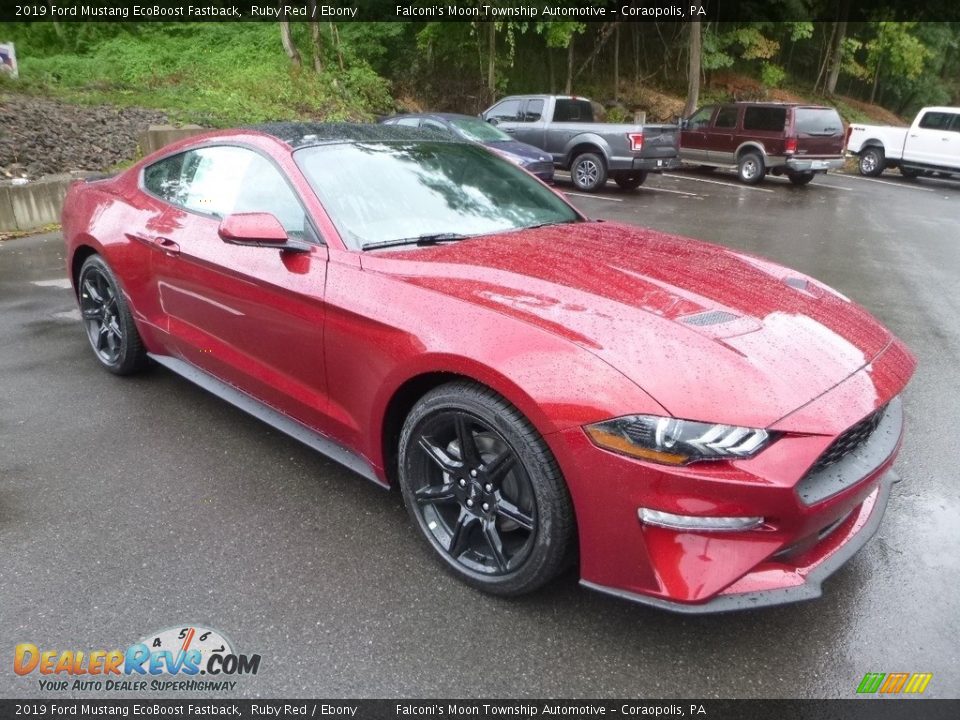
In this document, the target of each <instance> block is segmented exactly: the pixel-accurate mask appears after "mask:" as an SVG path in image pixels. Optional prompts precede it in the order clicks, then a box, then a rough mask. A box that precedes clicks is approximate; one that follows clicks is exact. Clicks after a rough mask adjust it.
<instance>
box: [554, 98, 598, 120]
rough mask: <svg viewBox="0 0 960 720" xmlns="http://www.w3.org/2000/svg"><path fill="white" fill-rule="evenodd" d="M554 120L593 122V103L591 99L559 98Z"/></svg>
mask: <svg viewBox="0 0 960 720" xmlns="http://www.w3.org/2000/svg"><path fill="white" fill-rule="evenodd" d="M553 121H554V122H593V105H591V104H590V101H589V100H557V104H556V106H555V107H554V109H553Z"/></svg>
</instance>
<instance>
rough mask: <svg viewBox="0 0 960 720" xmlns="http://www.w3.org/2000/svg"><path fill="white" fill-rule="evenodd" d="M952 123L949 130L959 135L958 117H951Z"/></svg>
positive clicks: (959, 121) (959, 116)
mask: <svg viewBox="0 0 960 720" xmlns="http://www.w3.org/2000/svg"><path fill="white" fill-rule="evenodd" d="M951 117H952V118H953V122H951V123H950V129H951V130H953V131H954V132H958V133H960V115H951Z"/></svg>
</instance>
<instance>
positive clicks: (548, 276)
mask: <svg viewBox="0 0 960 720" xmlns="http://www.w3.org/2000/svg"><path fill="white" fill-rule="evenodd" d="M363 264H364V267H365V268H366V269H369V270H373V271H376V272H382V273H388V274H390V275H393V276H396V277H397V278H399V279H402V280H403V281H405V282H409V283H413V284H416V285H419V286H422V287H425V288H430V289H432V290H435V291H437V292H440V293H443V294H445V295H448V296H453V297H457V298H459V299H461V300H463V301H466V302H470V303H473V304H475V305H477V306H481V307H484V308H487V309H489V310H491V311H495V312H499V313H502V314H504V315H509V316H511V317H515V318H518V319H521V320H523V321H525V322H528V323H530V324H532V325H536V326H538V327H541V328H544V329H546V330H548V331H550V332H553V333H556V334H558V335H561V336H563V337H566V338H567V339H569V340H570V341H571V342H574V343H576V344H578V345H580V346H581V347H583V348H584V349H585V350H587V351H589V352H591V353H594V354H595V355H597V356H599V357H600V358H602V359H603V360H604V361H606V362H607V363H609V364H610V365H612V366H613V367H615V368H616V369H617V370H619V371H620V372H621V373H623V374H624V375H625V376H626V377H628V378H629V379H631V380H633V381H634V382H635V383H636V384H637V385H639V386H640V387H642V388H643V389H644V390H645V391H646V392H647V393H648V394H649V395H651V396H652V397H653V398H654V399H655V400H656V401H657V402H659V403H660V404H661V405H662V406H663V407H664V408H665V409H666V410H667V411H668V412H670V413H671V414H673V415H675V416H677V417H684V418H688V419H695V420H703V421H707V422H718V423H729V424H737V425H747V426H753V427H766V426H769V425H771V424H773V423H775V422H776V421H777V420H779V419H781V418H783V417H784V416H786V415H788V414H789V413H790V412H792V411H793V410H795V409H797V408H799V407H801V406H802V405H805V404H806V403H808V402H810V401H811V400H813V399H814V398H816V397H818V396H819V395H821V394H823V393H824V392H826V391H827V390H829V389H831V388H832V387H834V386H836V385H837V384H838V383H840V382H842V381H843V380H844V379H845V378H847V377H849V376H850V375H851V374H853V373H855V372H856V371H857V370H859V369H861V368H863V367H864V366H865V365H867V364H869V363H870V361H871V360H872V359H873V358H875V357H876V356H877V355H878V354H879V353H880V352H881V351H882V350H883V349H884V348H885V347H886V346H887V345H888V344H889V343H890V341H891V335H890V333H889V332H888V331H887V330H886V329H885V328H884V327H883V326H881V325H880V324H879V323H878V322H877V321H876V320H874V319H873V317H871V316H870V315H869V313H867V312H866V311H865V310H863V309H862V308H860V307H859V306H857V305H856V304H854V303H853V302H851V301H850V300H848V299H847V298H845V297H843V296H842V295H840V294H839V293H837V292H835V291H833V290H831V289H829V288H827V287H826V286H825V285H822V284H820V283H818V282H817V281H815V280H813V279H812V278H809V277H807V276H805V275H803V274H801V273H798V272H795V271H793V270H789V269H787V268H784V267H782V266H779V265H776V264H775V263H771V262H769V261H766V260H762V259H760V258H756V257H752V256H749V255H745V254H742V253H738V252H734V251H732V250H729V249H727V248H724V247H720V246H716V245H711V244H708V243H703V242H699V241H695V240H690V239H687V238H681V237H676V236H671V235H666V234H663V233H659V232H655V231H652V230H645V229H640V228H636V227H631V226H626V225H619V224H614V223H601V222H587V223H578V224H570V225H561V226H552V227H544V228H538V229H533V230H525V231H520V232H513V233H506V234H501V235H493V236H486V237H481V238H475V239H471V240H465V241H461V242H458V243H453V244H448V245H440V246H433V247H422V248H416V249H407V248H405V249H403V250H401V251H399V252H380V253H367V254H365V255H364V256H363ZM558 371H559V372H562V369H556V368H545V369H544V372H558Z"/></svg>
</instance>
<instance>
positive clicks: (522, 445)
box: [399, 381, 574, 596]
mask: <svg viewBox="0 0 960 720" xmlns="http://www.w3.org/2000/svg"><path fill="white" fill-rule="evenodd" d="M466 437H469V438H471V440H470V441H467V442H466V443H464V442H462V441H461V438H466ZM471 442H472V450H468V451H467V452H466V453H463V452H461V450H460V448H462V447H467V448H470V447H471V444H470V443H471ZM399 471H400V472H399V476H400V489H401V491H402V492H403V500H404V503H405V504H406V506H407V510H408V512H409V513H410V516H411V517H412V518H413V521H414V524H415V525H416V526H417V527H418V528H419V530H420V534H421V535H422V536H423V537H424V539H425V540H426V541H427V543H428V544H429V545H430V546H431V547H432V548H433V549H434V551H435V552H436V554H437V555H438V556H439V557H440V559H441V560H442V561H443V563H444V565H445V566H446V567H447V569H448V570H450V571H452V572H453V574H454V575H456V576H457V577H458V578H460V579H461V580H463V581H465V582H466V583H468V584H470V585H472V586H473V587H476V588H478V589H480V590H483V591H485V592H489V593H493V594H496V595H504V596H512V595H521V594H524V593H528V592H532V591H533V590H536V589H537V588H539V587H541V586H542V585H543V584H544V583H547V582H549V581H550V580H551V579H553V578H554V577H556V575H557V574H559V573H560V572H561V571H562V570H564V569H565V568H566V567H567V565H568V564H569V561H570V559H571V557H572V555H573V547H574V542H573V540H574V516H573V506H572V504H571V501H570V495H569V493H568V491H567V487H566V484H565V483H564V480H563V476H562V475H561V473H560V469H559V467H558V466H557V462H556V460H555V459H554V457H553V455H552V454H551V452H550V450H549V449H548V448H547V446H546V444H545V443H544V441H543V438H541V437H540V435H539V433H537V431H536V430H535V429H534V428H533V426H532V425H531V424H530V422H529V421H528V420H527V419H526V418H525V417H524V416H523V415H522V414H521V413H520V411H519V410H517V408H515V407H514V406H513V405H511V404H510V403H509V402H507V401H506V400H504V399H503V398H502V397H500V396H499V395H497V394H496V393H494V392H493V391H492V390H489V389H487V388H484V387H482V386H480V385H476V384H474V383H471V382H467V381H458V382H452V383H448V384H446V385H442V386H440V387H438V388H435V389H434V390H431V391H430V392H429V393H427V394H426V395H424V397H422V398H421V399H420V401H419V402H417V404H416V406H415V407H414V408H413V410H412V411H411V412H410V414H409V416H408V417H407V419H406V421H405V422H404V425H403V430H402V432H401V434H400V445H399ZM491 528H492V530H491ZM491 538H493V539H491ZM497 546H498V547H499V550H497V549H495V548H496V547H497Z"/></svg>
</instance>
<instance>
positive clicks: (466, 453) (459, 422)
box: [454, 413, 480, 466]
mask: <svg viewBox="0 0 960 720" xmlns="http://www.w3.org/2000/svg"><path fill="white" fill-rule="evenodd" d="M454 424H455V425H456V429H457V440H458V441H459V443H460V458H461V459H462V460H463V464H464V465H473V466H476V465H479V464H480V453H479V451H478V450H477V442H476V440H475V439H474V437H473V431H472V430H471V429H470V421H469V419H468V418H467V417H466V416H465V415H461V414H460V413H457V415H456V416H455V419H454Z"/></svg>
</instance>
